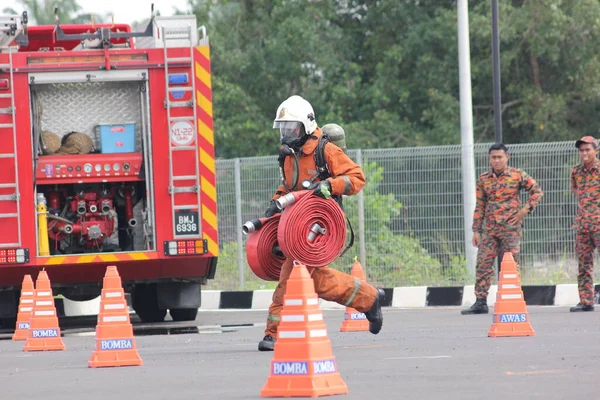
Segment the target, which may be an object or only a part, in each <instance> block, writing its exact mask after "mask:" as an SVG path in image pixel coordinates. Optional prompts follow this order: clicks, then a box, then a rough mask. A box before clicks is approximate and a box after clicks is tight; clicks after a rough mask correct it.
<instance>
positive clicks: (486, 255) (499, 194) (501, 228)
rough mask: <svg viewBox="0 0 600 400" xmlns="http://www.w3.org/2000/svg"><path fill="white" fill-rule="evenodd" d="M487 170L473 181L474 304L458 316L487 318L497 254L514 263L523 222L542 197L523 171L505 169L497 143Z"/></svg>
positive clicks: (505, 158) (505, 160)
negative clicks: (524, 197)
mask: <svg viewBox="0 0 600 400" xmlns="http://www.w3.org/2000/svg"><path fill="white" fill-rule="evenodd" d="M488 154H489V160H490V165H491V167H492V168H491V169H490V170H489V171H487V172H484V173H483V174H481V175H480V176H479V179H478V180H477V192H476V194H477V200H476V205H475V212H474V214H473V246H475V247H478V248H479V250H478V251H477V266H476V272H477V276H476V281H475V297H476V298H477V300H476V301H475V304H473V305H472V306H471V308H468V309H466V310H463V311H462V314H487V313H488V306H487V296H488V291H489V290H490V285H491V279H492V275H493V274H494V269H493V265H494V259H495V258H496V257H497V256H498V252H499V251H500V252H503V253H506V252H511V253H512V255H513V257H514V259H515V262H517V263H518V255H519V252H520V247H521V237H522V234H523V220H524V219H525V217H526V216H527V214H530V213H531V212H532V211H533V210H534V209H535V208H536V207H537V205H538V204H539V203H540V200H541V199H542V196H543V193H542V189H541V188H540V187H539V186H538V184H537V183H536V181H535V180H534V179H533V178H532V177H530V176H529V175H528V174H527V173H526V172H525V171H523V170H520V169H518V168H513V167H509V166H508V159H509V155H508V148H507V147H506V146H505V145H504V144H501V143H497V144H494V145H492V146H491V147H490V149H489V151H488ZM521 189H525V190H527V191H528V192H529V198H528V199H527V203H526V204H525V206H524V207H521V200H520V198H519V192H520V191H521Z"/></svg>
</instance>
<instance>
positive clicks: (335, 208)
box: [275, 190, 346, 267]
mask: <svg viewBox="0 0 600 400" xmlns="http://www.w3.org/2000/svg"><path fill="white" fill-rule="evenodd" d="M275 203H276V204H277V207H278V208H279V209H280V210H283V211H282V214H281V219H280V221H279V226H278V229H277V241H278V243H279V246H280V247H281V250H283V252H284V253H285V254H286V255H287V256H289V257H290V258H292V259H294V260H296V261H298V262H300V263H301V264H303V265H305V266H307V267H322V266H326V265H328V264H330V263H331V262H333V261H334V260H335V259H336V258H337V257H339V256H340V253H341V252H342V249H343V248H344V243H345V242H346V220H345V215H344V211H342V208H341V207H340V206H339V204H338V203H337V202H336V201H335V200H333V199H331V198H330V199H328V200H325V199H323V198H321V197H318V196H314V195H313V194H312V190H301V191H297V192H292V193H289V194H286V195H285V196H282V197H280V198H279V199H277V200H276V201H275Z"/></svg>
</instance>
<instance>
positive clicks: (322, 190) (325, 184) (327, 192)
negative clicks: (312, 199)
mask: <svg viewBox="0 0 600 400" xmlns="http://www.w3.org/2000/svg"><path fill="white" fill-rule="evenodd" d="M313 194H314V195H315V196H319V197H321V198H323V199H328V198H329V197H331V183H330V182H329V181H328V180H324V181H320V182H318V183H317V184H316V186H315V188H314V190H313Z"/></svg>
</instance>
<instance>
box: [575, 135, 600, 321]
mask: <svg viewBox="0 0 600 400" xmlns="http://www.w3.org/2000/svg"><path fill="white" fill-rule="evenodd" d="M575 146H576V147H577V148H578V149H579V158H580V159H581V163H580V164H579V165H577V166H576V167H575V168H573V171H572V172H571V189H572V190H573V193H574V194H575V197H576V198H577V215H576V217H575V253H576V254H577V260H578V261H579V273H578V274H577V284H578V287H579V303H578V304H577V305H576V306H574V307H571V312H577V311H594V279H593V276H592V273H593V271H594V250H595V249H597V248H599V247H600V161H598V159H597V158H596V154H598V141H597V140H596V139H594V138H593V137H591V136H585V137H583V138H581V139H579V140H578V141H577V142H575Z"/></svg>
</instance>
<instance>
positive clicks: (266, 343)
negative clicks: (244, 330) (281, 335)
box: [258, 335, 277, 351]
mask: <svg viewBox="0 0 600 400" xmlns="http://www.w3.org/2000/svg"><path fill="white" fill-rule="evenodd" d="M276 341H277V339H275V338H274V337H273V336H271V335H267V336H265V337H264V338H263V340H261V341H260V342H259V343H258V350H259V351H273V348H274V347H275V342H276Z"/></svg>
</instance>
